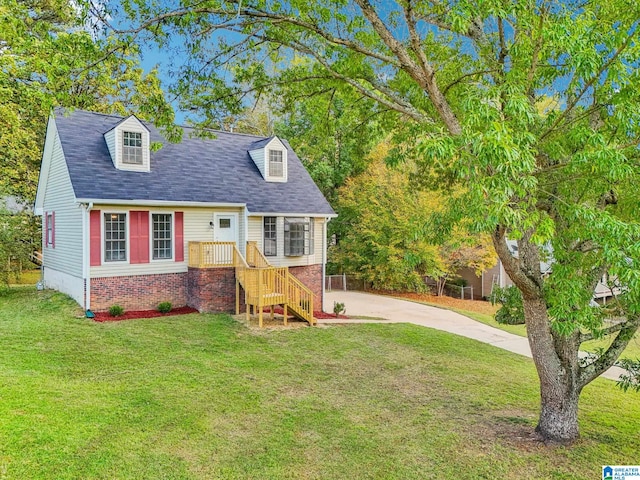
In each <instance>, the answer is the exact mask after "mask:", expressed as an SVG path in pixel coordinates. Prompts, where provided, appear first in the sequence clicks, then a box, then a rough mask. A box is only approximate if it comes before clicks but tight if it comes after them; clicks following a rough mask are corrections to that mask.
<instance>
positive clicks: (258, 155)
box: [249, 148, 267, 178]
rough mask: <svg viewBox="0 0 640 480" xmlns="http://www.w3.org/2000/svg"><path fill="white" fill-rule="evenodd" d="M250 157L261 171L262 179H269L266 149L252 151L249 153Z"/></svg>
mask: <svg viewBox="0 0 640 480" xmlns="http://www.w3.org/2000/svg"><path fill="white" fill-rule="evenodd" d="M249 156H250V157H251V160H253V163H255V164H256V167H258V170H260V174H261V175H262V178H267V173H266V171H265V166H264V148H261V149H259V150H251V151H250V152H249Z"/></svg>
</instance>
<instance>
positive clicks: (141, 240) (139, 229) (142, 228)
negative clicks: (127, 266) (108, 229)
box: [129, 210, 149, 263]
mask: <svg viewBox="0 0 640 480" xmlns="http://www.w3.org/2000/svg"><path fill="white" fill-rule="evenodd" d="M129 249H130V253H129V262H130V263H149V212H148V211H136V210H132V211H130V212H129Z"/></svg>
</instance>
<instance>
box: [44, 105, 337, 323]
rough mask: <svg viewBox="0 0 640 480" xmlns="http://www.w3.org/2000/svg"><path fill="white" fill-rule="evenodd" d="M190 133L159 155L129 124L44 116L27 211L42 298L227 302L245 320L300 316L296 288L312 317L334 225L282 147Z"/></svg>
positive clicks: (150, 131)
mask: <svg viewBox="0 0 640 480" xmlns="http://www.w3.org/2000/svg"><path fill="white" fill-rule="evenodd" d="M192 133H193V132H192V131H191V130H190V129H188V128H185V131H184V136H183V141H182V143H179V144H171V143H168V142H166V141H165V140H164V139H163V137H162V136H161V135H160V133H159V132H158V130H156V129H155V128H154V127H153V126H152V125H149V124H147V123H145V122H141V121H140V120H138V119H137V118H136V117H135V116H130V117H127V118H121V117H116V116H110V115H102V114H97V113H91V112H86V111H79V110H76V111H74V112H64V111H62V110H56V111H55V113H54V114H53V115H52V116H51V117H50V119H49V124H48V127H47V135H46V140H45V147H44V155H43V160H42V168H41V171H40V180H39V184H38V192H37V196H36V204H35V213H36V214H37V215H42V218H43V220H42V225H43V227H42V230H43V257H44V260H43V268H44V277H43V278H44V282H45V286H46V287H48V288H53V289H56V290H60V291H62V292H64V293H67V294H69V295H70V296H71V297H73V298H74V299H75V300H76V301H77V302H78V303H79V304H80V305H82V306H83V307H84V308H85V309H93V310H96V311H100V310H106V309H108V308H109V307H110V306H111V305H114V304H119V305H121V306H122V307H124V308H125V309H127V310H132V309H152V308H155V307H157V305H158V303H160V302H162V301H170V302H172V304H173V305H174V306H183V305H190V306H193V307H195V308H198V309H199V310H201V311H232V310H234V306H236V309H237V305H236V303H237V300H236V296H237V292H239V291H242V292H243V295H244V297H243V300H245V301H246V303H247V304H250V305H254V306H255V307H256V309H257V308H258V307H262V306H265V305H269V304H275V303H274V302H275V301H276V300H278V301H279V300H283V301H281V302H278V303H280V304H285V303H291V302H289V300H290V297H291V298H292V297H293V296H296V301H297V302H298V303H299V304H300V303H302V304H304V305H305V306H308V303H309V301H308V300H305V301H304V302H303V301H302V300H299V299H298V297H297V296H299V295H300V292H299V291H298V290H300V289H303V290H304V288H303V287H300V288H298V287H296V288H298V290H295V289H294V287H293V284H294V283H295V284H296V285H297V283H296V281H295V278H294V277H298V278H299V279H300V280H301V281H302V282H303V283H304V285H306V286H307V287H308V289H310V290H311V292H312V293H313V303H314V304H315V306H316V307H317V308H316V310H320V309H321V308H322V297H323V286H324V282H323V277H324V265H325V262H326V248H327V245H326V226H327V222H328V221H329V220H330V219H331V218H332V217H335V216H336V215H335V213H334V211H333V210H332V208H331V206H330V205H329V203H328V202H327V201H326V199H325V198H324V197H323V195H322V193H321V192H320V190H319V189H318V188H317V186H316V185H315V184H314V183H313V180H312V179H311V177H310V176H309V174H308V173H307V171H306V170H305V168H304V167H303V165H302V163H301V162H300V160H299V159H298V157H297V156H296V154H295V153H294V152H293V150H292V149H291V147H290V146H289V144H288V143H287V142H285V141H283V140H281V139H279V138H278V137H272V138H263V137H256V136H252V135H243V134H231V133H225V132H215V136H216V138H214V139H202V138H195V137H192V135H191V134H192ZM154 142H162V144H163V146H162V148H161V149H160V150H157V151H152V149H151V148H150V147H151V145H152V143H154ZM247 259H248V260H249V262H246V260H247ZM257 267H262V270H260V269H259V268H257ZM258 270H260V272H258ZM267 272H270V273H269V275H271V276H268V274H267ZM258 278H260V280H259V281H258V280H257V279H258ZM289 278H291V281H289ZM274 279H275V280H274ZM267 280H268V281H267ZM285 281H286V286H285V284H284V283H282V282H285ZM252 282H253V283H252ZM255 282H257V283H255ZM274 282H280V283H278V284H277V285H276V286H277V287H278V288H277V289H276V290H279V291H280V292H279V293H281V294H282V295H284V297H282V298H280V297H278V298H275V297H276V291H275V290H274V288H275V287H274ZM238 287H242V288H238ZM285 288H289V289H294V290H295V292H294V290H291V291H290V292H284V291H283V290H284V289H285ZM258 294H260V299H259V300H258V299H257V298H258V297H256V295H258ZM252 295H253V297H252ZM268 295H271V297H270V298H271V300H272V302H271V303H269V302H266V303H265V298H267V296H268ZM254 297H255V298H254ZM245 301H241V303H242V305H241V307H242V308H244V303H245ZM305 302H306V303H305ZM290 306H291V308H292V309H294V310H295V306H294V305H290ZM298 307H299V305H298ZM294 313H295V312H294Z"/></svg>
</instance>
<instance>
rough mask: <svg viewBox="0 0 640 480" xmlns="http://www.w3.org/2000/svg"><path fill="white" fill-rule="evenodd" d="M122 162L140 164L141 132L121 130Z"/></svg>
mask: <svg viewBox="0 0 640 480" xmlns="http://www.w3.org/2000/svg"><path fill="white" fill-rule="evenodd" d="M122 163H129V164H135V165H142V133H139V132H123V142H122Z"/></svg>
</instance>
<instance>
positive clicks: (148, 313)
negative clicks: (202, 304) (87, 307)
mask: <svg viewBox="0 0 640 480" xmlns="http://www.w3.org/2000/svg"><path fill="white" fill-rule="evenodd" d="M187 313H198V310H196V309H195V308H191V307H179V308H173V309H171V311H170V312H169V313H160V312H159V311H157V310H131V311H129V312H124V313H123V314H122V315H120V316H119V317H112V316H111V315H109V312H95V313H94V315H95V318H94V319H93V320H94V321H95V322H119V321H120V320H133V319H136V318H155V317H171V316H173V315H186V314H187Z"/></svg>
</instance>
